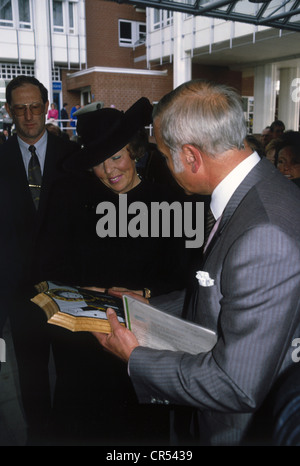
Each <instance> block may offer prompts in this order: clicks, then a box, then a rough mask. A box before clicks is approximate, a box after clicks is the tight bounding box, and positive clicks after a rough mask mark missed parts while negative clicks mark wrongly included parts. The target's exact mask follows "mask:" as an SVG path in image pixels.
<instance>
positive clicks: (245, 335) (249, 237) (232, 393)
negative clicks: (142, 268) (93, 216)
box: [94, 80, 300, 446]
mask: <svg viewBox="0 0 300 466" xmlns="http://www.w3.org/2000/svg"><path fill="white" fill-rule="evenodd" d="M153 118H154V121H153V126H154V135H155V138H156V141H157V145H158V149H159V150H160V152H161V153H162V154H163V155H164V157H165V158H166V159H167V163H168V166H169V169H170V170H171V172H172V173H173V175H174V177H175V179H176V180H177V182H178V183H179V184H180V185H181V186H182V187H184V188H185V190H186V191H187V192H190V193H195V192H196V193H201V194H209V195H211V203H210V207H211V211H212V213H213V216H214V218H215V220H216V223H215V226H214V228H213V230H212V232H211V235H210V237H209V238H208V241H207V243H206V245H205V246H204V256H203V261H202V263H201V264H199V269H198V273H197V277H195V278H194V283H193V285H194V291H193V292H192V293H191V295H190V296H189V297H188V299H187V301H188V308H187V312H186V318H187V319H188V320H191V321H193V322H195V323H197V324H198V325H202V326H204V327H206V328H209V329H211V330H213V331H215V332H216V334H217V343H216V345H215V346H214V347H213V349H212V350H211V351H209V352H207V353H200V354H188V353H184V352H173V351H164V350H157V349H153V348H147V347H143V346H142V345H140V344H139V343H138V340H137V338H136V337H135V335H133V333H132V332H130V330H128V329H126V328H124V327H122V326H121V325H120V323H119V322H118V320H117V317H116V314H115V312H114V311H113V309H108V311H107V315H108V319H109V321H110V323H111V327H112V331H111V333H110V334H108V335H106V334H101V333H94V336H95V337H96V338H97V339H98V341H99V343H100V344H101V345H102V346H103V347H104V348H105V349H107V350H110V351H111V352H112V353H113V354H114V355H116V356H118V357H119V358H120V359H121V360H123V361H125V362H126V364H128V372H129V374H130V378H131V381H132V384H133V386H134V389H135V392H136V394H137V397H138V399H139V402H140V403H148V404H151V403H161V404H163V405H166V406H169V405H173V406H175V407H176V406H178V408H181V409H180V414H181V415H183V413H184V414H185V416H186V418H187V419H186V425H188V426H189V429H186V432H185V433H183V432H180V429H179V430H178V427H179V428H180V425H179V423H178V421H177V422H176V420H178V417H177V409H176V408H175V414H174V421H173V423H172V428H173V437H172V438H173V444H174V445H211V446H213V445H215V446H217V445H218V446H221V445H224V446H229V445H243V444H251V442H252V444H254V445H255V444H257V442H261V443H262V442H264V441H266V439H265V438H256V439H255V438H250V437H249V433H250V430H249V429H250V428H251V425H252V423H253V421H254V417H255V415H256V414H258V412H259V408H260V407H261V406H262V405H263V403H264V401H265V399H266V398H267V396H268V393H269V392H270V390H271V389H272V387H273V385H274V384H275V383H276V381H277V380H278V379H279V377H280V376H281V375H282V374H283V373H284V372H285V371H286V370H287V369H288V368H289V367H291V366H292V365H293V364H294V362H293V360H292V357H291V353H292V350H293V348H292V346H291V345H292V341H293V339H294V338H296V337H299V335H300V192H299V189H298V188H297V187H296V186H295V185H294V184H293V183H291V182H290V181H289V180H287V179H286V178H285V177H284V176H282V174H281V173H280V172H279V170H278V169H277V168H276V167H274V166H272V165H271V164H270V163H269V161H268V160H266V158H265V157H262V158H260V157H259V156H258V154H256V153H255V152H254V153H253V152H252V150H251V149H250V148H249V147H247V146H245V143H244V141H245V137H246V124H245V119H244V113H243V107H242V105H241V98H240V96H239V94H238V93H237V92H235V91H234V90H232V89H231V88H228V87H227V86H225V85H220V84H215V83H211V82H208V81H204V80H195V81H190V82H187V83H184V84H183V85H181V86H179V87H178V88H176V89H175V90H174V91H172V92H171V93H169V94H167V95H166V96H165V97H163V98H162V100H161V101H160V102H159V104H158V105H157V107H156V108H155V113H154V117H153ZM279 245H280V247H279ZM287 258H288V260H287ZM207 275H208V276H209V277H210V281H209V283H207V279H204V277H203V278H202V276H205V277H206V276H207ZM198 277H199V278H198ZM141 299H142V298H141ZM186 338H188V335H187V336H186ZM99 371H101V367H100V366H99ZM188 418H190V422H188ZM266 434H267V432H265V435H266ZM261 443H260V444H261Z"/></svg>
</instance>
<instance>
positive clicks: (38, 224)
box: [0, 133, 77, 325]
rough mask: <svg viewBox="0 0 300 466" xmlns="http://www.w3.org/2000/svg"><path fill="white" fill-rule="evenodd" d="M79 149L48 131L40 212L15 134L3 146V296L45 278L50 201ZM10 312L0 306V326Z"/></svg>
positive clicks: (0, 198)
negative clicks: (69, 158)
mask: <svg viewBox="0 0 300 466" xmlns="http://www.w3.org/2000/svg"><path fill="white" fill-rule="evenodd" d="M76 148H77V145H75V144H74V143H72V142H69V141H66V140H64V139H62V138H58V137H57V136H54V135H53V134H50V133H48V143H47V151H46V158H45V166H44V173H43V182H42V189H41V196H40V203H39V208H38V211H36V210H35V207H34V204H33V202H32V198H31V193H30V190H29V187H28V181H27V176H26V172H25V168H24V164H23V160H22V154H21V151H20V148H19V144H18V140H17V137H16V136H13V137H12V138H10V139H9V140H8V141H7V142H6V143H5V144H3V145H1V146H0V216H1V219H2V227H1V229H0V246H1V247H0V251H1V252H0V261H1V269H0V299H1V300H2V302H3V300H6V299H9V300H10V298H11V297H12V296H13V295H15V293H16V291H17V290H20V289H25V288H28V287H31V286H32V285H34V284H35V283H37V282H38V281H40V280H42V279H43V278H44V271H43V250H44V249H45V248H46V247H47V245H45V244H44V240H43V232H44V224H45V219H46V218H47V212H48V204H49V199H50V197H51V193H52V190H53V189H54V186H55V183H56V181H57V180H58V179H60V178H61V177H63V176H64V172H63V169H62V162H63V161H64V160H65V158H66V157H67V156H68V155H69V154H70V153H71V152H73V151H74V150H75V149H76ZM6 314H7V311H6V310H5V306H1V307H0V316H1V317H0V325H1V322H2V324H3V322H4V320H5V317H6Z"/></svg>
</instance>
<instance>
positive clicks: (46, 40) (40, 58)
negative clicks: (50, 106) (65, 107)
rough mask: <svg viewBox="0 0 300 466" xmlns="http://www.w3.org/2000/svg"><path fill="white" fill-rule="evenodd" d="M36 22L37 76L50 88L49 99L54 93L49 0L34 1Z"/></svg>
mask: <svg viewBox="0 0 300 466" xmlns="http://www.w3.org/2000/svg"><path fill="white" fill-rule="evenodd" d="M33 6H34V22H35V44H36V45H35V76H36V78H37V79H38V80H39V81H41V82H42V83H43V84H44V86H45V87H46V88H47V89H48V93H49V101H50V102H52V100H53V97H52V95H53V93H52V55H51V53H52V47H51V36H52V34H51V29H50V18H49V13H50V11H49V0H39V1H38V2H33Z"/></svg>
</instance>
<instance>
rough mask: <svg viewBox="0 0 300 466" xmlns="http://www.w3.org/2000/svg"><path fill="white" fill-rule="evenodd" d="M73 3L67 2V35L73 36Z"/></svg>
mask: <svg viewBox="0 0 300 466" xmlns="http://www.w3.org/2000/svg"><path fill="white" fill-rule="evenodd" d="M74 32H75V30H74V3H73V2H69V33H70V34H74Z"/></svg>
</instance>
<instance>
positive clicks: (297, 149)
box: [277, 131, 300, 186]
mask: <svg viewBox="0 0 300 466" xmlns="http://www.w3.org/2000/svg"><path fill="white" fill-rule="evenodd" d="M277 168H278V169H279V171H280V172H281V173H282V174H283V175H284V176H286V177H287V178H288V179H289V180H291V181H292V182H293V183H295V184H296V185H297V186H300V133H299V132H298V131H287V132H286V133H285V134H284V135H283V137H282V141H281V144H280V147H279V151H278V162H277Z"/></svg>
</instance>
